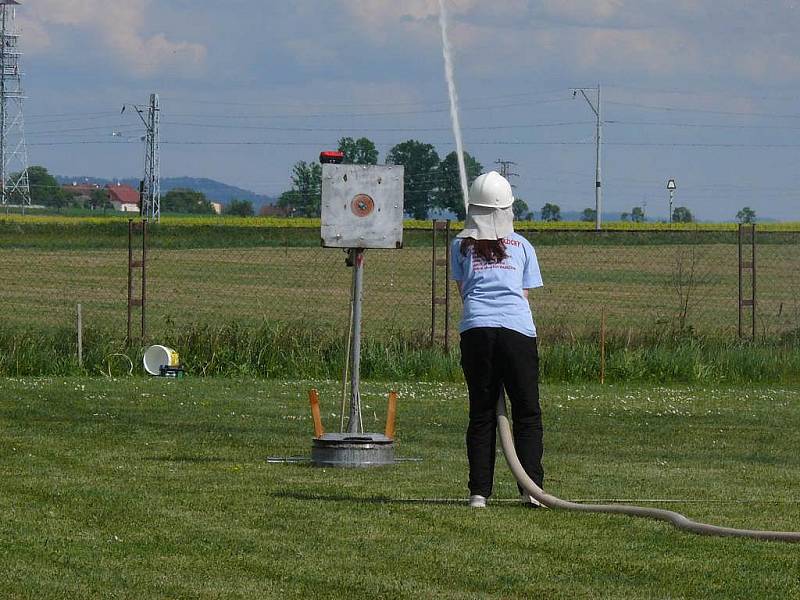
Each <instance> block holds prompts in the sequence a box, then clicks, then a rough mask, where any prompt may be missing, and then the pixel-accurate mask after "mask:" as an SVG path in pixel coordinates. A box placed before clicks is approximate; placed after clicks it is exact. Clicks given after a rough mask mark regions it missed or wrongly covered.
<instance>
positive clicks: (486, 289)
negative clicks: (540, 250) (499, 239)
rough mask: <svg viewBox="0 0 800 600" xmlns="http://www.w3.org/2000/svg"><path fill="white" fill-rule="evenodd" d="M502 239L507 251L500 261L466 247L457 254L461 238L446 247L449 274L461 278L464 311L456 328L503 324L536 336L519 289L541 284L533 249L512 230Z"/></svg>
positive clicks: (526, 304)
mask: <svg viewBox="0 0 800 600" xmlns="http://www.w3.org/2000/svg"><path fill="white" fill-rule="evenodd" d="M503 242H504V243H505V246H506V254H507V255H508V256H507V257H506V258H505V259H504V260H503V261H502V262H499V263H487V262H486V261H484V260H483V259H482V258H480V257H479V256H475V255H474V253H473V249H472V248H470V250H469V252H467V255H466V256H465V255H463V254H461V239H460V238H457V239H455V240H454V241H453V246H452V248H451V249H450V266H451V270H452V277H453V279H455V280H456V281H460V282H461V297H462V299H463V300H464V313H463V316H462V317H461V326H460V327H459V331H466V330H467V329H472V328H473V327H505V328H506V329H513V330H514V331H518V332H519V333H522V334H524V335H527V336H529V337H536V327H535V326H534V324H533V315H532V314H531V307H530V304H528V300H527V299H526V298H525V296H524V295H523V290H527V289H531V288H538V287H542V286H543V285H544V284H543V283H542V274H541V272H540V271H539V262H538V261H537V260H536V251H535V250H534V249H533V246H532V245H531V243H530V242H529V241H528V240H526V239H525V238H524V237H522V236H521V235H518V234H516V233H512V234H511V235H509V236H508V237H506V238H505V239H504V240H503Z"/></svg>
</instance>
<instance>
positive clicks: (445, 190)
mask: <svg viewBox="0 0 800 600" xmlns="http://www.w3.org/2000/svg"><path fill="white" fill-rule="evenodd" d="M464 166H465V167H466V169H467V186H470V185H472V182H473V181H475V178H476V177H477V176H478V175H480V174H481V172H482V171H483V165H481V163H479V162H478V161H477V160H475V158H474V157H473V156H471V155H470V154H469V153H468V152H464ZM433 205H434V206H436V207H437V208H443V209H445V210H451V211H453V212H454V213H456V215H457V216H458V218H459V219H461V220H463V219H464V217H466V216H467V210H466V208H465V207H464V195H463V194H462V193H461V174H460V173H459V170H458V156H457V154H456V153H455V152H451V153H450V154H448V155H447V156H445V157H444V159H442V161H441V162H440V163H439V185H438V189H437V190H436V192H435V194H434V198H433Z"/></svg>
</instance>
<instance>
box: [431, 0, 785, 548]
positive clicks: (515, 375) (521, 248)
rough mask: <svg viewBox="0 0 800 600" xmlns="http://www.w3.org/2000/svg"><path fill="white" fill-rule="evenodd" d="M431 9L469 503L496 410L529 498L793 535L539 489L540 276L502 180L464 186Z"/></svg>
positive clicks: (488, 449)
mask: <svg viewBox="0 0 800 600" xmlns="http://www.w3.org/2000/svg"><path fill="white" fill-rule="evenodd" d="M439 9H440V13H439V23H440V26H441V30H442V47H443V54H444V61H445V76H446V78H447V85H448V91H449V94H450V114H451V121H452V124H453V134H454V137H455V140H456V148H457V156H458V168H459V175H460V180H461V191H462V194H463V196H464V203H465V205H466V206H467V220H466V222H465V226H464V230H463V231H462V232H461V233H460V234H459V235H458V238H457V239H456V240H455V241H454V245H453V248H452V252H451V260H452V269H453V278H454V279H455V280H456V282H457V284H458V287H459V291H460V293H461V297H462V299H463V301H464V317H463V319H462V322H461V327H460V329H461V364H462V368H463V371H464V377H465V380H466V382H467V388H468V390H469V401H470V424H469V427H468V430H467V457H468V459H469V466H470V476H469V489H470V501H469V504H470V506H471V507H474V508H484V507H485V506H486V502H487V499H488V498H489V496H490V495H491V491H492V478H493V473H494V461H495V446H496V440H495V433H494V432H495V430H494V421H495V418H496V421H497V431H498V432H499V434H500V441H501V444H502V447H503V454H504V455H505V457H506V461H507V463H508V466H509V467H510V469H511V472H512V473H513V474H514V478H515V479H516V480H517V484H518V487H519V490H520V493H521V499H522V502H523V503H524V504H526V505H527V506H546V507H550V508H560V509H565V510H572V511H579V512H598V513H611V514H621V515H627V516H633V517H643V518H649V519H656V520H660V521H666V522H668V523H671V524H672V525H674V526H675V527H677V528H678V529H681V530H683V531H689V532H692V533H696V534H700V535H713V536H726V537H744V538H751V539H757V540H769V541H780V542H800V532H791V531H762V530H751V529H736V528H732V527H720V526H716V525H709V524H706V523H698V522H696V521H692V520H691V519H688V518H687V517H685V516H684V515H682V514H680V513H677V512H674V511H669V510H663V509H659V508H646V507H640V506H629V505H623V504H579V503H576V502H569V501H567V500H562V499H561V498H558V497H556V496H553V495H551V494H548V493H546V492H545V491H544V490H543V489H542V482H543V479H544V470H543V469H542V465H541V458H542V418H541V410H540V407H539V393H538V375H539V358H538V346H537V343H536V342H537V340H536V329H535V326H534V324H533V317H532V314H531V312H530V305H529V304H528V300H527V297H528V295H527V291H528V289H531V288H534V287H539V286H541V285H542V278H541V274H540V272H539V265H538V262H537V259H536V253H535V251H534V249H533V246H531V244H530V243H529V242H528V241H527V240H525V238H523V237H522V236H519V235H518V234H516V233H514V231H513V211H512V205H513V202H514V198H513V193H512V191H511V186H510V185H509V184H508V181H506V180H505V179H504V178H503V177H502V176H500V175H499V174H498V173H495V172H491V173H487V174H485V175H481V176H480V177H478V179H476V180H475V182H474V183H473V186H472V189H470V190H469V191H468V186H467V176H466V169H465V166H464V155H463V143H462V139H461V127H460V123H459V118H458V96H457V93H456V87H455V77H454V75H453V64H452V57H451V52H450V43H449V40H448V32H447V12H446V9H445V5H444V0H439ZM523 300H524V306H523ZM504 389H505V391H506V392H507V393H508V395H509V398H510V400H511V408H512V413H513V417H514V429H513V432H512V428H511V424H510V423H509V420H508V417H507V416H506V404H505V396H504V393H503V390H504Z"/></svg>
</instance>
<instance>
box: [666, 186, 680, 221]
mask: <svg viewBox="0 0 800 600" xmlns="http://www.w3.org/2000/svg"><path fill="white" fill-rule="evenodd" d="M667 189H668V190H669V224H670V225H672V200H673V199H674V198H675V190H676V189H678V186H677V185H675V180H674V179H670V180H669V181H668V182H667Z"/></svg>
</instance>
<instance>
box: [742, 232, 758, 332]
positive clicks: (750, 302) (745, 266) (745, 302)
mask: <svg viewBox="0 0 800 600" xmlns="http://www.w3.org/2000/svg"><path fill="white" fill-rule="evenodd" d="M746 231H749V232H750V244H749V246H750V257H749V258H750V260H745V256H744V247H745V243H746V242H745V232H746ZM738 246H739V338H743V337H744V309H745V307H750V312H751V316H752V321H751V337H752V339H753V340H755V339H756V226H755V224H744V223H739V243H738ZM747 270H749V271H750V297H749V298H748V299H745V292H744V277H745V271H747Z"/></svg>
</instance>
